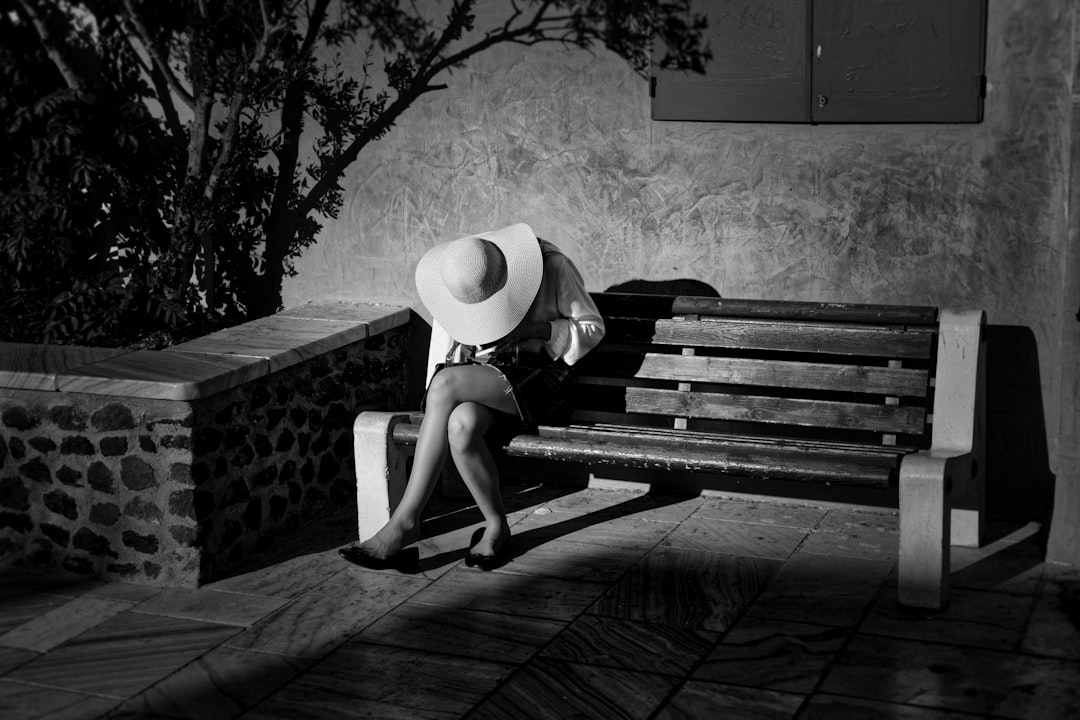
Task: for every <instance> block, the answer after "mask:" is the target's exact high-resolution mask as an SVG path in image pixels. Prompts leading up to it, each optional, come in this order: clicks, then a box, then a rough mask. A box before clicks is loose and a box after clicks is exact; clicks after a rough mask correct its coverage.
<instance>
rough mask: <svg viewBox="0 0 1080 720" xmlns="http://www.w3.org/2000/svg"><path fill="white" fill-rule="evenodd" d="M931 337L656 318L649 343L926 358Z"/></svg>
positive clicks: (919, 332) (891, 331)
mask: <svg viewBox="0 0 1080 720" xmlns="http://www.w3.org/2000/svg"><path fill="white" fill-rule="evenodd" d="M612 322H615V323H617V322H618V320H617V319H613V321H612ZM933 339H934V336H933V333H931V332H929V331H927V330H924V329H919V330H916V331H911V330H907V329H904V328H901V329H899V330H897V329H893V328H877V327H870V326H859V325H817V324H811V323H795V322H781V321H775V322H772V321H770V322H761V321H757V320H715V319H714V320H657V321H656V323H655V329H654V332H653V336H652V338H651V341H652V342H654V343H657V344H660V345H678V346H681V347H717V348H740V349H752V350H774V351H782V352H804V353H822V354H834V355H862V356H867V357H886V358H898V359H926V358H928V357H930V350H931V341H932V340H933Z"/></svg>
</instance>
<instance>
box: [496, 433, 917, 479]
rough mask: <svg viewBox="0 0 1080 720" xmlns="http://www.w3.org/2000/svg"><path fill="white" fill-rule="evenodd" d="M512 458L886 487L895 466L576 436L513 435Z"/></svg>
mask: <svg viewBox="0 0 1080 720" xmlns="http://www.w3.org/2000/svg"><path fill="white" fill-rule="evenodd" d="M506 454H507V455H510V456H513V457H543V458H551V459H558V460H568V461H573V462H581V463H589V464H594V465H617V466H622V467H634V468H643V469H656V470H679V471H685V472H714V473H725V474H736V475H747V476H750V477H755V478H783V479H789V480H804V481H808V482H814V481H816V482H831V483H836V484H845V485H869V486H875V487H888V486H889V485H890V484H891V482H892V481H893V478H894V476H895V470H896V469H898V468H899V460H898V459H897V460H896V461H895V463H893V464H888V465H887V464H886V463H882V462H877V463H874V462H867V461H865V459H861V458H853V457H843V456H824V457H814V456H810V455H806V454H803V455H799V454H797V453H780V452H776V451H769V450H767V449H763V448H759V447H752V446H751V447H737V446H731V447H727V448H724V449H723V450H720V451H718V450H717V449H716V448H693V447H688V448H672V447H666V446H662V445H650V444H647V443H634V444H626V443H621V442H607V441H603V440H586V439H580V438H548V437H541V436H538V435H518V436H517V437H515V438H514V439H513V440H512V441H510V443H508V444H507V445H506Z"/></svg>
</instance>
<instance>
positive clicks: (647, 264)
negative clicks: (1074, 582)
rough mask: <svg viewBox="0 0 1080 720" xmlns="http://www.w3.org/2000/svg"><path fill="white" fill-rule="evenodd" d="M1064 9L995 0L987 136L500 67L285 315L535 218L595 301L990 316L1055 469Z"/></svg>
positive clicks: (478, 67)
mask: <svg viewBox="0 0 1080 720" xmlns="http://www.w3.org/2000/svg"><path fill="white" fill-rule="evenodd" d="M487 5H488V8H489V12H490V13H495V12H496V11H497V10H498V9H500V8H504V7H505V6H506V3H503V2H496V1H495V0H491V2H489V3H488V4H487ZM1073 14H1074V10H1073V5H1072V3H1069V2H1068V0H1042V1H1040V2H1025V1H1024V0H990V3H989V18H988V38H987V75H988V77H989V81H990V92H989V95H988V97H987V101H986V117H985V121H984V122H982V123H981V124H977V125H906V126H900V125H850V126H814V127H811V126H805V125H776V124H773V125H770V124H727V123H671V122H666V123H665V122H653V121H651V120H650V119H649V98H648V92H647V83H646V82H645V81H644V80H643V79H641V78H639V77H637V76H636V75H634V74H633V73H632V72H630V71H629V70H628V69H627V68H626V66H625V65H624V64H623V63H622V62H621V61H620V60H618V59H617V58H614V57H612V56H610V55H609V54H606V53H602V52H601V53H599V54H597V55H588V54H585V53H580V52H578V53H569V52H565V51H563V50H561V49H555V48H548V49H536V48H533V49H517V48H513V49H505V50H498V51H495V52H491V53H490V54H488V55H486V56H484V57H483V58H479V59H478V60H477V61H475V62H473V63H472V64H471V65H470V66H469V67H468V68H467V69H465V70H462V71H459V72H455V73H454V74H453V75H450V76H448V77H447V78H446V82H448V83H449V86H450V87H449V89H447V90H444V91H441V92H438V93H434V94H431V95H429V96H427V97H426V98H424V99H422V100H421V101H420V102H419V103H418V104H417V105H416V106H415V107H414V108H412V110H411V111H410V114H409V115H408V116H407V117H406V118H405V119H404V120H403V121H402V122H400V123H399V124H398V125H397V126H396V127H395V128H394V129H393V131H392V132H391V134H390V135H389V136H388V137H387V138H385V139H384V140H383V141H380V143H379V144H378V145H377V146H374V147H372V148H369V150H368V151H365V153H364V154H363V155H362V157H361V160H360V162H359V163H358V164H357V165H356V166H355V167H354V169H353V171H352V172H350V174H349V175H348V177H347V178H345V180H344V183H343V185H344V189H345V194H344V195H345V206H344V208H343V211H342V213H341V216H340V218H339V219H338V220H336V221H332V222H330V223H329V224H328V225H327V226H326V227H325V229H324V231H323V233H322V235H321V238H320V241H319V243H318V244H317V245H316V246H314V247H312V248H311V249H309V250H308V251H307V252H306V254H305V255H304V256H303V258H301V259H300V261H299V262H298V263H297V265H296V268H297V270H298V275H297V277H295V278H294V279H292V280H291V281H289V282H288V283H287V285H286V288H285V305H286V306H288V305H293V304H298V303H300V302H304V301H307V300H309V299H315V298H326V297H337V296H344V297H358V298H364V299H374V300H381V301H387V302H397V303H410V304H412V303H415V302H416V296H415V294H414V290H413V287H412V270H413V267H414V266H415V263H416V261H417V259H418V258H419V257H420V255H421V254H422V253H423V252H424V251H425V250H426V249H427V248H429V247H430V246H432V245H433V244H435V243H437V242H440V241H444V240H449V239H453V238H454V237H457V236H460V235H462V234H465V233H468V232H475V231H479V230H484V229H490V228H494V227H498V226H501V225H504V224H508V223H511V222H517V221H525V222H528V223H530V224H531V225H532V226H533V228H534V229H535V230H536V231H537V232H538V234H540V235H541V236H543V237H546V238H548V239H550V240H553V241H554V242H556V243H557V244H559V245H561V246H562V247H563V248H564V250H566V251H568V252H569V253H570V254H571V255H572V256H573V257H575V258H577V260H578V263H579V265H580V267H581V268H582V270H583V273H584V275H585V277H586V280H587V282H588V284H589V285H590V287H591V288H594V289H603V288H606V287H609V286H611V285H613V284H616V283H621V282H625V281H627V280H631V279H646V280H670V279H675V278H691V279H696V280H700V281H703V282H705V283H707V284H708V285H710V286H712V287H713V288H714V289H715V290H717V291H719V292H720V293H721V294H723V295H725V296H729V297H751V298H784V299H801V300H821V301H825V300H828V301H874V302H898V303H925V304H932V305H938V306H964V305H975V306H981V307H983V308H985V309H986V310H987V312H988V315H989V318H990V322H991V323H993V324H998V325H1004V326H1019V327H1023V328H1029V329H1030V333H1031V334H1032V335H1033V337H1034V343H1035V345H1036V347H1037V352H1038V368H1039V375H1040V378H1041V387H1042V395H1043V400H1044V402H1043V410H1044V413H1045V426H1046V428H1047V429H1048V440H1047V443H1048V453H1049V458H1050V461H1051V463H1053V462H1054V461H1055V458H1056V457H1057V456H1058V449H1059V448H1058V438H1059V433H1058V429H1059V427H1060V416H1061V413H1062V403H1061V401H1060V398H1061V392H1062V382H1063V377H1062V371H1061V368H1062V363H1063V362H1073V360H1069V359H1068V358H1065V357H1064V356H1063V354H1062V351H1063V347H1062V344H1063V338H1064V337H1065V336H1064V334H1063V327H1064V325H1063V323H1064V322H1065V321H1066V320H1065V318H1064V316H1063V307H1064V304H1063V302H1062V294H1063V289H1064V283H1065V281H1066V277H1065V264H1066V259H1067V243H1068V240H1067V236H1068V233H1067V229H1068V213H1067V205H1068V196H1069V185H1068V182H1069V147H1070V132H1071V108H1072V104H1071V92H1070V90H1071V88H1070V85H1071V73H1072V53H1073V36H1072V28H1073ZM484 17H495V15H493V14H492V15H486V14H485V15H484V16H482V19H483V18H484ZM482 24H483V23H482V22H481V23H478V25H482ZM356 60H357V63H359V58H357V59H356ZM1062 480H1063V478H1059V479H1058V482H1059V484H1060V483H1061V481H1062ZM1075 481H1076V479H1075V478H1073V479H1072V481H1071V482H1074V483H1075ZM1059 510H1060V509H1059ZM1076 553H1077V555H1080V550H1076ZM1075 561H1077V562H1080V559H1077V560H1075Z"/></svg>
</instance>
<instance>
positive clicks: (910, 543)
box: [899, 452, 950, 610]
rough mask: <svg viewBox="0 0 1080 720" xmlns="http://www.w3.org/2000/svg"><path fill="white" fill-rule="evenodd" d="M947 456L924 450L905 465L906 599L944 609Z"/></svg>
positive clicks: (902, 583)
mask: <svg viewBox="0 0 1080 720" xmlns="http://www.w3.org/2000/svg"><path fill="white" fill-rule="evenodd" d="M946 466H947V461H946V460H945V459H942V458H936V457H932V456H931V455H930V454H929V453H925V452H921V453H915V454H913V455H909V456H908V457H906V458H904V460H903V462H902V463H901V465H900V562H899V575H900V578H899V601H900V604H901V605H908V606H911V607H920V608H930V609H933V610H940V609H941V608H942V607H944V606H945V601H946V599H947V598H948V594H949V537H950V532H949V522H950V513H949V500H948V488H947V486H946V485H947V480H946Z"/></svg>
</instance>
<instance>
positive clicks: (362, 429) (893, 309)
mask: <svg viewBox="0 0 1080 720" xmlns="http://www.w3.org/2000/svg"><path fill="white" fill-rule="evenodd" d="M593 296H594V298H595V299H596V302H597V305H598V307H599V308H600V312H601V314H602V315H603V316H604V318H605V322H606V324H607V334H606V336H605V338H604V340H603V342H601V343H600V345H599V346H598V347H597V348H596V349H594V350H593V351H592V352H591V353H590V354H589V355H588V356H587V357H586V358H585V359H583V360H582V361H581V363H579V365H578V367H579V369H580V375H581V383H582V385H581V393H580V395H581V397H580V400H579V401H578V402H577V403H576V406H577V410H576V413H575V416H574V419H573V422H572V424H571V425H569V426H566V427H562V426H551V427H549V426H543V427H540V428H539V431H538V432H537V433H536V434H527V435H518V436H517V437H514V438H513V439H512V440H511V441H510V442H509V443H507V444H506V445H505V447H504V448H503V452H505V453H506V454H507V455H509V456H511V457H526V458H545V459H549V460H566V461H574V462H578V463H584V464H585V465H586V466H588V467H590V468H592V467H595V468H597V469H598V470H603V468H604V467H605V466H608V467H610V466H613V465H614V466H621V467H626V468H639V469H643V470H645V471H646V472H647V473H648V476H649V478H650V480H651V481H652V482H654V483H655V484H656V485H658V486H659V485H660V484H661V483H662V482H663V479H664V475H665V473H667V472H669V471H680V472H693V473H705V474H707V475H713V476H737V477H739V478H745V481H741V483H742V484H744V485H746V486H748V487H751V488H753V485H754V483H755V482H762V483H764V482H765V481H766V480H768V481H770V482H772V481H774V480H778V479H779V480H786V481H798V482H806V483H825V484H828V485H831V486H834V487H839V486H844V487H847V486H869V487H876V488H882V489H885V490H886V491H888V489H889V488H892V489H893V490H892V491H893V492H894V493H896V495H895V496H894V498H895V497H896V496H898V500H896V501H897V502H898V504H899V509H900V549H899V599H900V602H901V603H903V604H905V605H909V606H916V607H925V608H935V609H936V608H941V607H942V606H943V605H944V603H945V600H946V598H947V593H948V576H949V545H950V542H951V543H952V544H957V545H969V546H977V545H978V544H980V542H981V537H982V525H983V482H982V478H983V474H984V473H983V469H984V462H983V438H984V410H983V407H984V406H983V396H984V393H983V386H984V382H985V381H984V378H985V373H984V341H983V327H984V325H985V314H984V313H983V312H981V311H966V312H955V311H948V310H943V311H941V312H939V311H938V310H937V309H936V308H933V307H909V306H886V305H865V304H833V303H829V304H818V303H806V302H777V301H760V300H732V299H721V298H715V297H690V296H657V295H635V294H619V293H594V294H593ZM420 419H421V416H420V415H418V414H416V413H376V412H365V413H361V414H360V416H359V417H358V418H357V420H356V423H355V426H354V437H355V452H356V467H357V504H358V513H359V534H360V536H361V537H368V536H370V535H371V534H373V533H374V532H375V530H377V529H378V528H379V527H381V526H382V524H383V523H385V522H386V520H387V518H388V517H389V513H390V511H391V509H392V508H393V507H394V506H395V504H396V502H397V501H398V499H399V498H400V497H401V492H402V489H403V488H404V485H405V482H406V465H407V461H408V459H409V457H410V456H411V454H412V450H413V446H414V445H415V442H416V437H417V433H418V428H419V422H420ZM773 484H775V483H773ZM799 487H801V486H799ZM897 487H898V490H897ZM827 492H832V491H827Z"/></svg>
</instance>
